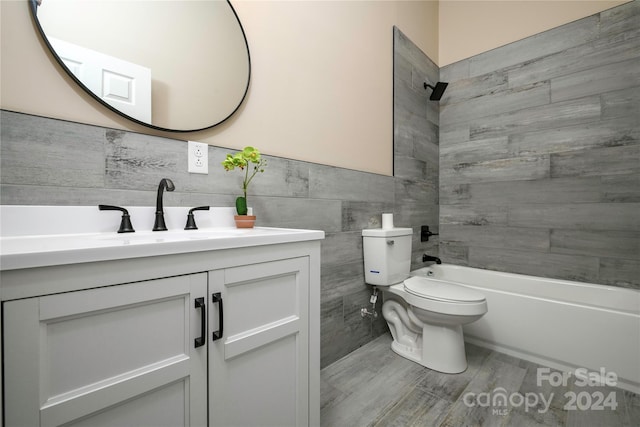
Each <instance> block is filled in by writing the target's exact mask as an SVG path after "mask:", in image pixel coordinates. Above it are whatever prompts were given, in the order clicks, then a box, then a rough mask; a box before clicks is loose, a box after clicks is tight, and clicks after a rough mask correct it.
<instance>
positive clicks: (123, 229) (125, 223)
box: [98, 205, 136, 233]
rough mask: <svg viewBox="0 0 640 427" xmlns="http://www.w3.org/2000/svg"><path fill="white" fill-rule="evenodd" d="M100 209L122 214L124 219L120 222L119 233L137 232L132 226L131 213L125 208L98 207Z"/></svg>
mask: <svg viewBox="0 0 640 427" xmlns="http://www.w3.org/2000/svg"><path fill="white" fill-rule="evenodd" d="M98 209H100V210H101V211H120V212H122V219H121V220H120V228H119V229H118V233H134V232H135V231H136V230H134V229H133V225H131V217H130V216H129V211H128V210H126V209H125V208H121V207H120V206H111V205H98Z"/></svg>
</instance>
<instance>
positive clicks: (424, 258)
mask: <svg viewBox="0 0 640 427" xmlns="http://www.w3.org/2000/svg"><path fill="white" fill-rule="evenodd" d="M428 261H435V262H436V264H442V261H440V258H438V257H437V256H431V255H427V254H422V262H428Z"/></svg>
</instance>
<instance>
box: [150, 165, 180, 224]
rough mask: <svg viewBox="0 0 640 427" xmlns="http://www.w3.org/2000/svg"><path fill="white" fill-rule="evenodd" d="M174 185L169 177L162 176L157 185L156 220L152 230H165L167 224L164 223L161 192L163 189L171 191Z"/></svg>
mask: <svg viewBox="0 0 640 427" xmlns="http://www.w3.org/2000/svg"><path fill="white" fill-rule="evenodd" d="M175 189H176V187H175V186H174V185H173V181H171V180H170V179H169V178H162V179H161V180H160V184H159V185H158V198H157V200H156V221H155V223H154V224H153V231H166V230H167V226H166V224H165V223H164V207H163V206H162V194H163V193H164V190H167V191H173V190H175Z"/></svg>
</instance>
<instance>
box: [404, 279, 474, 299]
mask: <svg viewBox="0 0 640 427" xmlns="http://www.w3.org/2000/svg"><path fill="white" fill-rule="evenodd" d="M404 289H405V290H406V291H407V292H408V293H410V294H412V295H415V296H418V297H420V298H427V299H431V300H435V301H442V302H448V303H459V304H464V303H479V302H483V301H485V297H484V295H482V294H481V293H480V292H477V291H474V290H473V289H470V288H467V287H465V286H462V285H455V284H453V283H450V282H445V281H442V280H438V279H430V278H426V277H419V276H413V277H410V278H408V279H406V280H405V281H404Z"/></svg>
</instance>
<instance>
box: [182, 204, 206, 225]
mask: <svg viewBox="0 0 640 427" xmlns="http://www.w3.org/2000/svg"><path fill="white" fill-rule="evenodd" d="M208 210H209V206H198V207H197V208H191V209H189V213H188V214H187V225H185V227H184V229H185V230H197V229H198V227H196V220H195V218H194V216H193V211H208Z"/></svg>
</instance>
